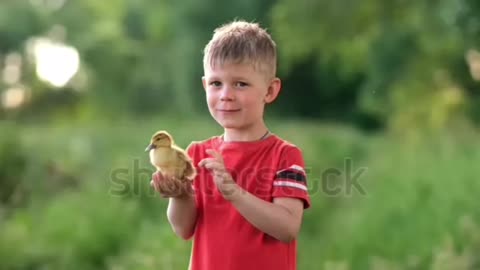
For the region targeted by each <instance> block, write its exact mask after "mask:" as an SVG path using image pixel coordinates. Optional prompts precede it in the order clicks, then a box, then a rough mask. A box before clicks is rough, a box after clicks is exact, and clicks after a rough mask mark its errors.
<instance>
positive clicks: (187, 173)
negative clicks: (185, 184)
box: [175, 147, 196, 180]
mask: <svg viewBox="0 0 480 270" xmlns="http://www.w3.org/2000/svg"><path fill="white" fill-rule="evenodd" d="M175 148H176V150H177V151H176V152H177V156H178V158H179V159H180V160H181V161H183V163H185V170H184V172H183V177H184V178H188V179H189V180H193V178H194V177H195V174H196V170H195V167H194V166H193V161H192V159H191V158H190V157H189V156H188V154H187V153H185V151H184V150H182V149H181V148H179V147H175Z"/></svg>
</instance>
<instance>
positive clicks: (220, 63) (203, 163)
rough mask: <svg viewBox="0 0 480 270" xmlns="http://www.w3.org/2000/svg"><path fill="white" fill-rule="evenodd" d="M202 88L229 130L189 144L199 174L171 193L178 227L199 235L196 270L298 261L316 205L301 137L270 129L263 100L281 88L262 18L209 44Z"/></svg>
mask: <svg viewBox="0 0 480 270" xmlns="http://www.w3.org/2000/svg"><path fill="white" fill-rule="evenodd" d="M203 66H204V73H205V74H204V77H203V78H202V83H203V87H204V89H205V92H206V97H207V104H208V108H209V111H210V114H211V115H212V117H213V118H214V119H215V120H216V121H217V123H218V124H220V125H221V126H222V127H223V128H224V134H223V135H222V136H215V137H212V138H210V139H208V140H205V141H202V142H194V143H192V144H191V145H190V146H189V147H188V154H189V156H190V157H191V158H192V160H193V162H194V164H195V165H196V166H197V172H198V175H197V177H196V178H195V180H194V182H193V190H194V192H188V190H189V189H190V191H191V190H192V187H185V188H184V189H183V191H179V192H181V194H180V195H178V194H177V195H173V194H165V193H164V192H162V190H159V187H158V184H156V183H158V181H162V176H161V175H159V174H158V173H156V174H154V175H153V181H152V184H153V185H154V187H155V189H156V190H157V191H158V192H159V193H161V194H162V195H163V196H164V197H170V198H169V204H168V208H167V216H168V220H169V222H170V224H171V226H172V228H173V230H174V232H175V233H176V234H177V235H178V236H180V237H182V238H184V239H189V238H191V237H192V236H193V238H194V241H193V247H192V254H191V259H190V268H191V269H192V270H227V269H228V270H237V269H238V270H240V269H242V270H243V269H248V270H255V269H259V270H260V269H261V270H264V269H275V270H292V269H296V250H297V244H296V240H295V239H296V237H297V235H298V233H299V230H300V226H301V222H302V216H303V210H304V209H305V208H308V207H309V206H310V198H309V195H308V192H307V185H306V175H305V170H304V161H303V157H302V154H301V151H300V150H299V149H298V148H297V147H296V146H294V145H292V144H290V143H288V142H286V141H284V140H282V139H280V138H279V137H277V136H276V135H275V134H272V133H270V132H269V131H268V129H267V126H266V124H265V122H264V119H263V113H264V107H265V104H267V103H271V102H273V101H274V100H275V98H276V97H277V95H278V94H279V91H280V86H281V82H280V79H278V78H276V77H275V73H276V45H275V43H274V41H273V40H272V39H271V37H270V35H269V34H268V33H267V32H266V31H265V30H264V29H262V28H260V27H259V26H258V24H254V23H247V22H244V21H235V22H232V23H229V24H227V25H224V26H222V27H220V28H217V29H216V30H215V32H214V35H213V38H212V39H211V40H210V42H209V43H208V44H207V46H206V47H205V52H204V60H203Z"/></svg>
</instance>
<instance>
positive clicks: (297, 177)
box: [275, 169, 307, 183]
mask: <svg viewBox="0 0 480 270" xmlns="http://www.w3.org/2000/svg"><path fill="white" fill-rule="evenodd" d="M277 179H278V180H294V181H297V182H301V183H306V182H307V178H306V177H305V174H303V173H301V172H298V171H295V170H291V169H287V170H283V171H280V172H278V173H277V175H276V176H275V180H277Z"/></svg>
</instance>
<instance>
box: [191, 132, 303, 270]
mask: <svg viewBox="0 0 480 270" xmlns="http://www.w3.org/2000/svg"><path fill="white" fill-rule="evenodd" d="M206 149H214V150H216V151H218V152H220V153H221V154H222V156H223V159H224V162H225V166H226V168H227V170H228V171H229V172H230V174H231V175H232V176H233V179H234V180H235V181H236V183H237V184H238V185H240V187H242V188H243V189H245V190H247V191H248V192H250V193H252V194H253V195H255V196H257V197H259V198H261V199H263V200H266V201H269V202H272V201H273V198H274V197H294V198H299V199H301V200H302V201H303V202H304V208H308V207H309V206H310V198H309V195H308V190H307V185H306V174H305V169H304V161H303V157H302V153H301V151H300V150H299V149H298V148H297V147H296V146H295V145H293V144H290V143H288V142H286V141H284V140H282V139H280V138H279V137H277V136H276V135H271V136H270V137H267V138H266V139H265V140H262V141H256V142H224V141H223V138H222V137H221V136H218V137H213V138H210V139H208V140H206V141H203V142H194V143H192V144H191V145H190V146H189V148H188V153H189V155H190V157H191V158H192V160H193V162H194V164H195V166H196V167H197V172H198V175H197V177H196V178H195V180H194V184H193V186H194V190H195V203H196V206H197V223H196V227H195V232H194V236H193V247H192V248H193V250H192V257H191V269H192V270H237V269H238V270H240V269H241V270H245V269H247V270H256V269H258V270H269V269H275V270H293V269H296V258H297V243H296V240H294V241H291V242H290V243H288V244H287V243H284V242H281V241H279V240H277V239H275V238H273V237H272V236H270V235H268V234H266V233H264V232H262V231H260V230H259V229H257V228H256V227H254V226H253V225H252V224H250V222H248V221H247V220H246V219H245V218H244V217H243V216H242V215H241V214H240V213H239V212H238V211H237V210H236V209H235V207H234V206H233V205H232V204H231V203H230V202H228V201H227V200H225V199H224V198H223V196H222V194H221V193H220V192H219V191H218V189H217V187H216V186H215V183H214V181H213V178H212V176H211V174H210V172H209V171H208V170H206V169H204V168H198V166H197V165H198V162H199V161H200V160H202V159H203V158H206V157H210V156H209V155H208V154H207V153H205V150H206Z"/></svg>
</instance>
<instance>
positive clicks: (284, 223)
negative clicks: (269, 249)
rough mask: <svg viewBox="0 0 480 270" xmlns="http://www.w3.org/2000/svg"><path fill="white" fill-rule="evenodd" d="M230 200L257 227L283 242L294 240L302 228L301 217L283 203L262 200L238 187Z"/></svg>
mask: <svg viewBox="0 0 480 270" xmlns="http://www.w3.org/2000/svg"><path fill="white" fill-rule="evenodd" d="M228 200H230V202H231V203H232V204H233V205H234V206H235V208H236V209H237V210H238V211H239V212H240V214H241V215H242V216H243V217H244V218H245V219H247V220H248V221H249V222H250V223H251V224H252V225H253V226H255V227H256V228H257V229H259V230H261V231H263V232H264V233H266V234H268V235H270V236H272V237H274V238H276V239H278V240H280V241H283V242H290V241H292V240H294V239H295V238H296V237H297V235H298V232H299V230H300V223H301V221H300V219H299V218H298V217H295V216H294V215H293V214H292V213H290V211H289V210H288V209H287V208H285V207H283V206H282V205H277V204H274V203H272V202H267V201H265V200H262V199H260V198H258V197H256V196H254V195H253V194H251V193H249V192H247V191H246V190H243V189H241V188H240V187H238V186H237V187H236V188H235V190H234V191H232V193H231V196H229V197H228Z"/></svg>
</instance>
